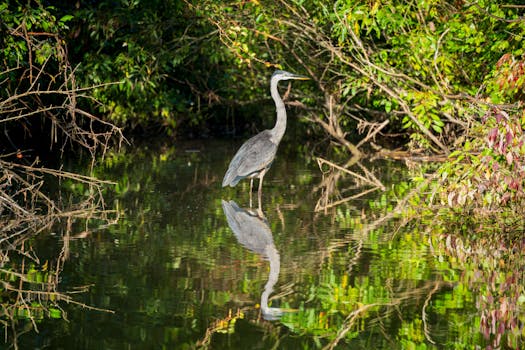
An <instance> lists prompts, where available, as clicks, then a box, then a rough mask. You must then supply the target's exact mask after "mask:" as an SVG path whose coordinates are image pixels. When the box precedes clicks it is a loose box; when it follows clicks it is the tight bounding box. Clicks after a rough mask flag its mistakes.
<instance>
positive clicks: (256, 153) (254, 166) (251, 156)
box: [222, 130, 277, 186]
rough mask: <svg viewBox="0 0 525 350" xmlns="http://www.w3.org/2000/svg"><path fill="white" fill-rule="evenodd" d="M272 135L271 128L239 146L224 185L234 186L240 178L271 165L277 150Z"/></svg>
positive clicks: (225, 176)
mask: <svg viewBox="0 0 525 350" xmlns="http://www.w3.org/2000/svg"><path fill="white" fill-rule="evenodd" d="M271 136H272V135H271V132H270V130H265V131H263V132H261V133H259V134H257V135H255V136H254V137H252V138H251V139H249V140H248V141H246V142H245V143H244V144H243V145H242V146H241V148H239V150H238V151H237V153H236V154H235V156H234V157H233V159H232V161H231V163H230V166H229V167H228V171H227V172H226V175H224V180H223V182H222V185H223V186H226V185H232V186H234V185H236V184H237V182H239V180H240V179H242V178H244V177H247V176H249V175H251V174H253V173H257V172H259V171H261V170H263V169H265V168H267V167H268V166H270V164H271V163H272V161H273V159H274V158H275V153H276V152H277V145H276V144H275V143H273V142H272V140H271Z"/></svg>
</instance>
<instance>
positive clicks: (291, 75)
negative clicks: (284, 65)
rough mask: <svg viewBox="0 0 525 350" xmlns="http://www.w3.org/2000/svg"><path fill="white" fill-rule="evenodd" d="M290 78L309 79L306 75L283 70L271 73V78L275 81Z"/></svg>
mask: <svg viewBox="0 0 525 350" xmlns="http://www.w3.org/2000/svg"><path fill="white" fill-rule="evenodd" d="M290 79H294V80H310V78H308V77H307V76H304V75H299V74H294V73H290V72H287V71H284V70H276V71H275V72H273V75H272V80H276V81H280V80H290Z"/></svg>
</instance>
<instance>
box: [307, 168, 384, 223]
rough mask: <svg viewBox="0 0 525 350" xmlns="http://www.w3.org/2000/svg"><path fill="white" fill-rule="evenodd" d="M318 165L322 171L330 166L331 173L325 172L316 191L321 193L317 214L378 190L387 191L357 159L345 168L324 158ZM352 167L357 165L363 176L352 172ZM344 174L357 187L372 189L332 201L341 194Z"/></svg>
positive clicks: (316, 208) (316, 209) (316, 207)
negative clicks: (326, 166) (339, 186)
mask: <svg viewBox="0 0 525 350" xmlns="http://www.w3.org/2000/svg"><path fill="white" fill-rule="evenodd" d="M317 163H318V164H319V169H321V171H323V165H328V166H329V167H330V169H331V171H330V172H323V180H322V182H321V184H320V185H318V186H317V188H316V189H315V191H319V190H320V191H321V195H320V198H319V200H318V201H317V204H316V206H315V211H317V212H319V211H324V212H325V213H326V211H327V210H328V209H329V208H332V207H335V206H337V205H340V204H342V203H345V202H348V201H350V200H353V199H356V198H359V197H362V196H364V195H366V194H368V193H370V192H373V191H376V190H383V191H384V190H385V186H384V185H383V184H382V183H381V181H379V179H377V177H376V176H375V175H374V174H373V173H372V172H371V171H370V170H368V169H367V168H366V167H364V166H363V165H362V164H361V163H359V162H357V159H353V160H351V161H349V162H348V163H347V164H346V165H345V166H340V165H337V164H335V163H333V162H331V161H329V160H326V159H323V158H317ZM352 165H357V166H358V167H359V169H360V170H361V171H362V174H358V173H356V172H354V171H351V170H350V169H349V168H350V167H351V166H352ZM344 174H346V175H350V176H352V178H353V179H354V181H355V183H356V187H362V186H372V187H371V188H368V189H365V190H363V191H361V192H359V193H357V194H354V195H352V196H347V197H344V198H340V199H338V200H331V198H333V197H335V196H338V193H340V190H339V189H338V186H337V182H338V180H339V179H340V178H341V177H342V176H343V175H344Z"/></svg>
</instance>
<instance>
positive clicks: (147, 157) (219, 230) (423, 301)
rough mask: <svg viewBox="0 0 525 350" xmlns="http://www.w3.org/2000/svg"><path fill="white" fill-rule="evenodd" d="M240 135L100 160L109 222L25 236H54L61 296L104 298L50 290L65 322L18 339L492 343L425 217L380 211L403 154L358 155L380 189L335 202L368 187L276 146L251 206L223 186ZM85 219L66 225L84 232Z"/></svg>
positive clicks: (46, 256) (123, 345)
mask: <svg viewBox="0 0 525 350" xmlns="http://www.w3.org/2000/svg"><path fill="white" fill-rule="evenodd" d="M239 145H240V142H237V141H235V142H229V141H228V142H221V141H202V142H197V141H193V142H188V143H183V142H180V143H175V144H174V145H170V144H160V145H158V146H149V147H146V146H143V147H137V149H135V150H134V151H132V152H131V151H130V152H128V153H127V154H126V155H111V154H110V155H108V157H107V158H106V159H105V160H104V161H102V162H101V164H100V166H99V167H98V169H97V172H98V176H100V177H105V178H110V179H112V180H114V181H117V182H118V186H117V194H116V195H108V197H107V198H108V199H107V200H108V203H107V205H108V206H110V207H115V208H118V211H119V213H120V219H119V221H118V222H117V223H116V224H114V225H111V226H109V227H106V228H102V229H99V230H94V231H90V232H88V233H87V234H84V235H81V236H80V237H78V238H71V239H67V240H65V239H64V237H62V236H61V234H60V232H61V231H60V230H57V231H56V232H55V234H54V235H51V234H46V235H43V236H41V237H40V238H39V239H38V240H37V241H36V242H35V251H36V252H37V253H38V254H40V255H41V259H40V260H41V261H42V262H44V261H49V263H50V264H51V263H53V262H54V261H56V260H57V259H58V258H57V257H58V256H59V255H60V252H61V251H63V248H64V245H66V244H67V249H68V256H67V259H66V260H65V262H64V265H63V268H62V271H61V273H60V290H61V291H64V292H67V291H75V290H78V289H83V290H84V291H83V292H82V293H78V294H74V299H75V300H76V301H78V302H80V303H85V304H86V305H88V306H91V307H95V308H98V309H101V310H91V309H86V308H83V307H81V306H79V305H76V304H71V303H69V304H68V303H61V304H60V305H61V307H62V309H63V311H64V313H63V316H64V317H63V318H66V319H67V321H66V320H64V319H63V318H43V319H42V320H41V321H39V324H38V325H37V326H38V331H39V332H38V333H36V332H34V331H31V330H29V331H28V332H27V333H25V334H22V330H23V329H25V328H31V327H29V326H30V322H29V321H27V320H26V321H24V320H23V319H21V320H19V321H18V323H17V325H16V327H15V328H16V329H17V330H19V332H18V333H20V335H19V336H18V344H19V345H20V347H21V348H49V349H162V348H165V349H192V348H197V347H203V348H211V349H315V348H323V347H326V348H330V347H332V346H333V347H335V348H341V349H361V348H362V349H365V348H366V349H372V348H373V349H380V348H383V349H396V348H399V349H401V348H409V349H416V348H418V349H428V348H436V349H441V348H475V346H476V345H479V346H482V347H485V346H487V344H492V343H493V341H494V340H493V335H490V336H488V337H484V336H483V335H482V333H481V331H480V329H481V328H480V323H481V322H482V316H483V314H482V312H481V311H480V310H479V294H480V293H481V292H480V291H479V290H476V289H475V288H471V287H472V286H471V285H468V284H466V283H465V280H464V279H463V278H462V277H461V276H464V275H465V274H467V273H469V271H468V270H461V269H459V268H458V266H459V265H458V263H457V257H454V256H447V255H444V254H443V250H440V248H439V246H438V242H436V241H435V240H437V239H438V238H435V237H431V236H430V235H429V231H430V230H428V227H420V226H418V225H413V224H411V223H403V221H402V220H395V221H394V220H378V219H381V218H382V217H385V216H388V213H389V212H390V211H391V210H392V208H393V207H394V206H395V204H396V203H397V202H396V201H397V197H396V193H402V190H403V189H402V188H398V187H400V186H401V185H400V184H401V183H403V182H404V181H406V167H405V166H404V164H403V163H399V162H394V161H376V162H371V163H368V164H366V166H367V168H368V169H369V170H370V171H372V172H373V173H374V174H375V176H377V178H378V180H380V181H381V182H382V183H383V185H384V186H385V191H381V190H376V191H371V192H369V193H368V194H367V195H365V196H361V197H358V198H356V199H352V200H345V198H348V197H351V196H354V195H356V194H358V193H360V192H361V191H364V190H367V189H369V188H370V186H367V185H366V184H363V183H360V182H359V181H357V182H356V181H355V178H352V177H351V176H349V175H345V174H340V173H338V174H335V173H334V172H329V171H327V172H326V173H322V172H321V171H320V170H319V167H318V164H317V160H316V158H315V157H313V156H310V155H303V154H301V153H300V152H296V151H294V149H293V147H291V146H290V147H287V146H283V147H281V149H280V150H279V153H278V158H277V160H276V161H275V163H274V164H273V167H272V169H271V170H270V172H269V173H268V174H267V176H266V178H265V186H264V192H263V201H262V203H261V210H259V209H258V208H257V205H254V207H252V208H250V207H249V193H248V191H249V181H243V182H241V183H240V184H239V185H238V186H237V187H236V188H226V189H223V188H221V181H222V176H223V174H224V172H225V170H226V168H227V165H228V163H229V160H230V159H231V157H232V156H233V154H234V153H235V151H236V149H237V147H238V146H239ZM325 170H326V169H325ZM356 171H359V169H357V170H356ZM256 197H257V196H256V193H254V204H256ZM323 198H329V202H330V203H331V202H334V201H340V202H341V204H340V205H338V206H334V207H330V208H327V209H326V210H318V211H316V210H315V209H316V208H319V207H322V206H323V205H326V204H327V203H329V202H326V201H324V200H323ZM82 225H83V224H80V223H79V224H77V225H76V226H74V230H73V231H75V232H83V231H84V227H83V226H82ZM428 225H430V226H431V225H432V222H431V221H430V222H429V223H428ZM102 310H107V311H102ZM520 316H521V317H522V316H523V313H521V314H520ZM491 337H492V338H491ZM513 339H514V338H513ZM511 341H513V340H511ZM511 341H508V340H506V338H504V339H503V340H501V341H500V342H501V343H502V344H503V345H504V346H508V344H509V342H511ZM505 344H506V345H505ZM510 344H512V343H510ZM6 345H9V344H6Z"/></svg>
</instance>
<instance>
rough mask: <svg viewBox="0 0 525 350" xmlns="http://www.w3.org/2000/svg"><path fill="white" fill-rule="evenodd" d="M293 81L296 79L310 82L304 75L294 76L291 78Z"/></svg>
mask: <svg viewBox="0 0 525 350" xmlns="http://www.w3.org/2000/svg"><path fill="white" fill-rule="evenodd" d="M293 79H296V80H310V78H309V77H307V76H306V75H299V74H295V75H294V76H293Z"/></svg>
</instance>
